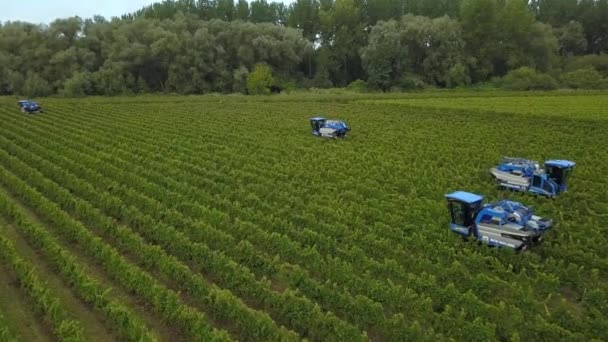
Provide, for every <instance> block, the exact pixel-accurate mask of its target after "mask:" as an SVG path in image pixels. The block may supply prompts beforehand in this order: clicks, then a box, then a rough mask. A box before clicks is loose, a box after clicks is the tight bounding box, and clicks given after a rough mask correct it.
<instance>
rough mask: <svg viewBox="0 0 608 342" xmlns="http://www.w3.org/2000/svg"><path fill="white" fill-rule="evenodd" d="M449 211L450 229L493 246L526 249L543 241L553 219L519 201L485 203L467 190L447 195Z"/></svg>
mask: <svg viewBox="0 0 608 342" xmlns="http://www.w3.org/2000/svg"><path fill="white" fill-rule="evenodd" d="M445 198H446V199H447V201H448V210H449V212H450V219H451V220H450V230H452V231H453V232H454V233H457V234H460V235H462V236H465V237H469V236H473V237H474V238H475V239H477V240H478V241H481V242H483V243H485V244H488V245H490V246H498V247H509V248H513V249H515V250H525V249H529V248H531V247H533V246H536V245H538V244H540V243H541V241H542V235H543V233H545V232H546V231H547V230H549V229H550V228H551V227H552V226H553V220H550V219H546V218H542V217H540V216H536V215H534V213H533V211H532V209H530V208H528V207H525V206H524V205H522V204H521V203H519V202H514V201H508V200H503V201H500V202H498V203H487V204H483V197H482V196H480V195H477V194H473V193H470V192H465V191H456V192H453V193H451V194H447V195H445Z"/></svg>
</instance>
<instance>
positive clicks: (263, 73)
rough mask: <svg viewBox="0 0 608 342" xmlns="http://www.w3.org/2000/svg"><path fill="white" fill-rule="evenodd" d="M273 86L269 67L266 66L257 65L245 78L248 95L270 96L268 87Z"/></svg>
mask: <svg viewBox="0 0 608 342" xmlns="http://www.w3.org/2000/svg"><path fill="white" fill-rule="evenodd" d="M273 84H274V79H273V77H272V70H270V67H269V66H268V65H266V64H257V65H256V66H255V69H253V71H252V72H251V73H250V74H249V76H248V77H247V92H248V93H249V95H270V87H271V86H272V85H273Z"/></svg>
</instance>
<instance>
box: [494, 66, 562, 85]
mask: <svg viewBox="0 0 608 342" xmlns="http://www.w3.org/2000/svg"><path fill="white" fill-rule="evenodd" d="M500 86H501V87H502V88H504V89H508V90H551V89H557V81H555V79H553V77H551V76H550V75H548V74H544V73H541V72H538V71H536V70H534V69H532V68H528V67H522V68H519V69H516V70H513V71H511V72H509V73H508V74H507V75H506V76H505V77H503V78H502V80H500Z"/></svg>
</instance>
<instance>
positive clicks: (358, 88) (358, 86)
mask: <svg viewBox="0 0 608 342" xmlns="http://www.w3.org/2000/svg"><path fill="white" fill-rule="evenodd" d="M346 89H348V90H350V91H354V92H357V93H363V92H366V91H367V83H365V81H363V80H355V81H352V82H350V84H349V85H348V86H347V87H346Z"/></svg>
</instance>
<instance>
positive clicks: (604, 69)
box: [564, 55, 608, 77]
mask: <svg viewBox="0 0 608 342" xmlns="http://www.w3.org/2000/svg"><path fill="white" fill-rule="evenodd" d="M589 68H594V69H595V70H597V71H599V72H600V74H601V75H602V76H603V77H608V55H585V56H576V57H572V58H569V59H567V60H566V62H565V67H564V69H565V71H567V72H568V71H576V70H580V69H589Z"/></svg>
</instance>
